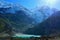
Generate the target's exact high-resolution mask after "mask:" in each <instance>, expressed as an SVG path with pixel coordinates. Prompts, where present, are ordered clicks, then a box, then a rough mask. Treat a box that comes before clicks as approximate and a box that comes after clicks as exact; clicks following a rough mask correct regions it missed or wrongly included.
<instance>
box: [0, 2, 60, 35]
mask: <svg viewBox="0 0 60 40" xmlns="http://www.w3.org/2000/svg"><path fill="white" fill-rule="evenodd" d="M0 4H1V5H0V32H4V31H6V33H7V32H9V31H13V32H16V33H25V34H35V35H45V34H46V35H49V34H51V33H53V32H54V33H55V31H57V33H59V31H60V27H59V26H60V21H59V20H60V11H58V10H56V9H50V8H49V7H47V6H43V7H41V8H39V9H36V10H34V12H31V11H30V10H28V9H26V8H24V7H23V6H21V5H15V4H10V3H6V4H4V2H2V3H0ZM45 29H46V30H45ZM7 30H8V31H7ZM47 30H48V31H47ZM45 31H46V33H45ZM50 32H51V33H50Z"/></svg>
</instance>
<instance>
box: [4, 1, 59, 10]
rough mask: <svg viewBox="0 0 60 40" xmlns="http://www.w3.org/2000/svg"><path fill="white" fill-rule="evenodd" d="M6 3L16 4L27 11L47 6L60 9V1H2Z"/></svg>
mask: <svg viewBox="0 0 60 40" xmlns="http://www.w3.org/2000/svg"><path fill="white" fill-rule="evenodd" d="M4 1H7V2H12V3H18V4H21V5H22V6H24V7H26V8H27V9H34V8H37V7H41V6H44V5H47V6H49V7H51V8H56V9H60V0H4Z"/></svg>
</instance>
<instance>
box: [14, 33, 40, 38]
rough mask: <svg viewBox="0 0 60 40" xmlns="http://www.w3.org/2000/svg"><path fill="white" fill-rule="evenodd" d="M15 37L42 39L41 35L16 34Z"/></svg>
mask: <svg viewBox="0 0 60 40" xmlns="http://www.w3.org/2000/svg"><path fill="white" fill-rule="evenodd" d="M13 37H19V38H31V37H41V36H40V35H27V34H15V35H14V36H13Z"/></svg>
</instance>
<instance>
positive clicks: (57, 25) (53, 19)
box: [24, 11, 60, 36]
mask: <svg viewBox="0 0 60 40" xmlns="http://www.w3.org/2000/svg"><path fill="white" fill-rule="evenodd" d="M24 33H26V34H35V35H47V36H50V35H51V36H58V35H60V11H57V12H55V13H53V14H52V15H51V16H50V17H49V18H48V19H47V20H45V21H43V22H42V23H40V24H38V25H36V26H35V27H34V28H30V29H28V30H27V31H25V32H24Z"/></svg>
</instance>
